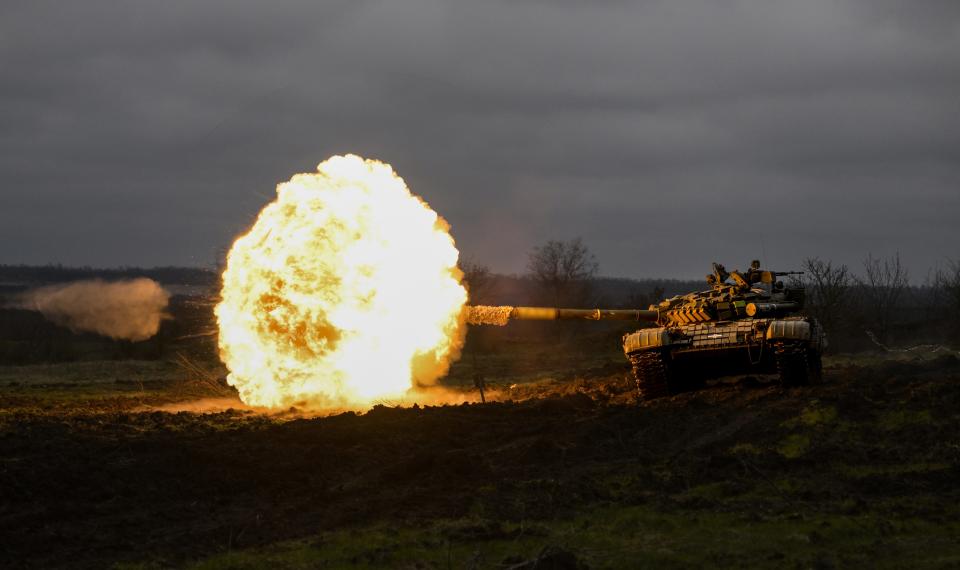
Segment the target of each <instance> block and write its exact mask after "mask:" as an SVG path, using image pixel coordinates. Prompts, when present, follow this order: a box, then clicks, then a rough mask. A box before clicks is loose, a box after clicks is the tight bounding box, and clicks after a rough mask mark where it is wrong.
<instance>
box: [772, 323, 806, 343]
mask: <svg viewBox="0 0 960 570" xmlns="http://www.w3.org/2000/svg"><path fill="white" fill-rule="evenodd" d="M766 337H767V340H778V339H789V340H810V338H811V330H810V323H808V322H807V321H802V320H789V321H770V326H768V327H767V334H766Z"/></svg>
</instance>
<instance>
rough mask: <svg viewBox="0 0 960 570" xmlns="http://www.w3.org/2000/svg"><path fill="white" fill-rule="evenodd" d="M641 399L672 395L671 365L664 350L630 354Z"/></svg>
mask: <svg viewBox="0 0 960 570" xmlns="http://www.w3.org/2000/svg"><path fill="white" fill-rule="evenodd" d="M629 359H630V364H631V365H632V366H633V376H634V378H636V379H637V392H638V393H639V394H640V399H641V400H653V399H654V398H662V397H664V396H669V395H670V366H669V364H668V363H667V359H666V357H665V355H664V354H663V352H662V351H659V350H646V351H641V352H634V353H633V354H630V355H629Z"/></svg>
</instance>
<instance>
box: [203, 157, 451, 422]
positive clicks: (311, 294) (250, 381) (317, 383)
mask: <svg viewBox="0 0 960 570" xmlns="http://www.w3.org/2000/svg"><path fill="white" fill-rule="evenodd" d="M458 255H459V253H458V251H457V249H456V247H455V245H454V240H453V238H452V237H451V236H450V233H449V231H448V226H447V224H446V222H445V221H444V220H443V219H442V218H440V217H439V216H438V215H437V214H436V212H434V211H433V210H432V209H431V208H430V207H429V206H428V205H427V204H426V203H425V202H424V201H423V200H421V199H420V198H418V197H417V196H414V195H413V194H411V192H410V190H409V189H408V188H407V186H406V184H405V183H404V181H403V180H402V179H401V178H400V177H399V176H397V174H396V173H395V172H394V171H393V169H392V168H391V167H390V166H389V165H387V164H384V163H381V162H376V161H372V160H364V159H362V158H360V157H358V156H353V155H348V156H335V157H332V158H330V159H328V160H326V161H325V162H323V163H321V164H320V165H319V166H318V167H317V172H316V173H313V174H298V175H295V176H294V177H293V178H292V179H291V180H290V181H289V182H284V183H282V184H280V185H279V186H277V198H276V200H275V201H273V202H272V203H270V204H268V205H267V206H266V207H264V209H263V210H262V211H261V212H260V215H259V217H258V218H257V220H256V222H255V223H254V225H253V227H252V228H251V229H250V231H249V232H248V233H247V234H246V235H244V236H242V237H240V238H239V239H237V241H236V242H235V243H234V244H233V247H232V248H231V250H230V253H229V255H228V258H227V266H226V270H225V271H224V273H223V290H222V300H221V302H220V303H219V304H218V305H217V308H216V315H217V322H218V325H219V334H220V336H219V343H220V355H221V358H222V359H223V361H224V363H225V364H226V365H227V368H228V369H229V370H230V374H229V376H228V382H229V383H230V384H232V385H233V386H235V387H236V388H237V390H238V391H239V393H240V397H241V399H242V400H243V401H244V402H245V403H247V404H250V405H255V406H266V407H280V406H290V405H306V406H308V407H313V408H350V407H354V408H355V407H363V406H367V405H369V404H370V403H372V402H375V401H377V400H381V399H392V398H402V397H403V396H404V395H405V394H406V393H407V392H408V391H409V390H410V389H411V388H412V387H417V386H425V385H429V384H431V383H433V382H434V381H435V380H436V379H437V378H438V377H440V376H441V375H443V374H444V373H446V371H447V369H448V367H449V363H450V361H451V360H452V359H453V358H456V357H457V356H458V354H459V350H460V347H461V345H462V342H463V334H464V333H463V329H464V326H463V313H464V311H463V307H464V303H465V302H466V300H467V293H466V290H465V289H464V287H463V286H462V285H461V283H460V277H461V273H460V271H459V270H458V269H457V258H458Z"/></svg>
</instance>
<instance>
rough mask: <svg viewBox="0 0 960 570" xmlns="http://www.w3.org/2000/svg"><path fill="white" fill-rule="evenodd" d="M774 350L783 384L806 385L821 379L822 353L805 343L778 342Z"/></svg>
mask: <svg viewBox="0 0 960 570" xmlns="http://www.w3.org/2000/svg"><path fill="white" fill-rule="evenodd" d="M773 351H774V355H775V359H776V363H777V373H778V374H779V375H780V385H781V386H784V387H792V386H806V385H807V384H810V383H811V382H818V381H819V380H820V376H821V369H822V365H821V362H820V353H819V352H817V351H815V350H812V349H811V348H810V347H809V346H807V345H806V344H805V343H799V342H777V343H775V344H774V345H773Z"/></svg>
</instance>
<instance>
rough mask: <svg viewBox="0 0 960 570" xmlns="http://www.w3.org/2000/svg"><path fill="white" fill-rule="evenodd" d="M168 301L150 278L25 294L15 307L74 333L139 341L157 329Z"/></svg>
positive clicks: (57, 287)
mask: <svg viewBox="0 0 960 570" xmlns="http://www.w3.org/2000/svg"><path fill="white" fill-rule="evenodd" d="M169 300H170V295H169V294H168V293H167V292H166V291H165V290H164V289H163V287H161V286H160V284H159V283H157V282H156V281H154V280H152V279H146V278H140V279H132V280H130V281H116V282H111V283H108V282H105V281H102V280H100V279H94V280H91V281H77V282H75V283H70V284H67V285H54V286H50V287H41V288H39V289H34V290H32V291H28V292H26V293H24V294H23V296H22V297H21V298H20V302H19V303H18V305H19V306H20V307H21V308H24V309H29V310H32V311H39V312H41V313H43V316H44V317H46V318H47V319H48V320H50V321H52V322H54V323H56V324H58V325H61V326H64V327H67V328H69V329H70V330H72V331H74V332H81V331H82V332H93V333H97V334H100V335H103V336H108V337H110V338H114V339H118V340H131V341H140V340H146V339H148V338H150V337H152V336H153V335H155V334H157V331H158V330H160V321H162V320H163V319H164V318H166V317H167V314H166V313H165V312H164V309H166V308H167V303H168V302H169Z"/></svg>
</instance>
